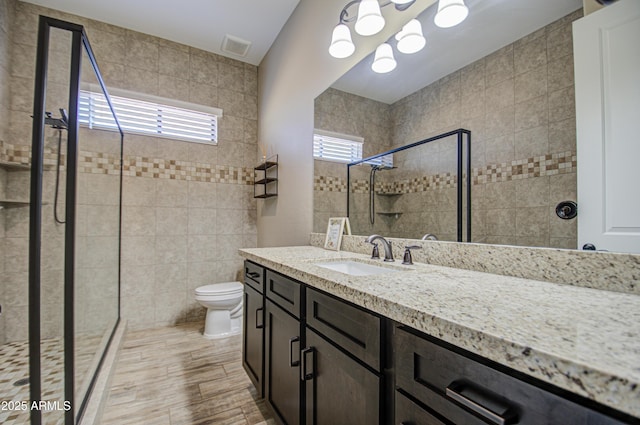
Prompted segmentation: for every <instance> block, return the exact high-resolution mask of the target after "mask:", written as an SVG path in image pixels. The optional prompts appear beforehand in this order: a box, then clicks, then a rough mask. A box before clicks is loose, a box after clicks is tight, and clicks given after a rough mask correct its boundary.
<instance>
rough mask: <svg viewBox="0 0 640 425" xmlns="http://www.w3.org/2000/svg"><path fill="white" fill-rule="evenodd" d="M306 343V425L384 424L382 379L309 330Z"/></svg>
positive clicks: (303, 352) (304, 355)
mask: <svg viewBox="0 0 640 425" xmlns="http://www.w3.org/2000/svg"><path fill="white" fill-rule="evenodd" d="M306 342H307V344H306V346H307V347H308V348H306V349H305V350H303V351H302V354H301V360H302V366H301V367H302V371H301V372H302V374H303V375H302V378H303V379H304V380H305V385H306V419H307V422H306V425H358V424H361V425H375V424H379V423H381V421H380V417H381V412H382V411H381V404H382V403H381V399H380V378H379V377H378V376H377V375H376V374H375V373H373V372H371V371H370V370H369V369H367V368H366V367H364V366H362V365H361V364H360V363H358V362H357V361H355V360H354V359H352V358H351V357H349V356H347V355H346V354H345V353H343V352H342V351H340V350H339V349H338V348H336V347H334V346H333V345H331V344H330V343H328V342H327V341H326V340H325V339H323V338H322V337H321V336H319V335H318V334H317V333H315V332H314V331H312V330H311V329H309V328H307V333H306Z"/></svg>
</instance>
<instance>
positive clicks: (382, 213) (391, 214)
mask: <svg viewBox="0 0 640 425" xmlns="http://www.w3.org/2000/svg"><path fill="white" fill-rule="evenodd" d="M376 214H380V215H384V216H388V217H395V218H398V217H399V216H401V215H402V212H400V211H398V212H393V211H392V212H383V211H379V212H378V211H376Z"/></svg>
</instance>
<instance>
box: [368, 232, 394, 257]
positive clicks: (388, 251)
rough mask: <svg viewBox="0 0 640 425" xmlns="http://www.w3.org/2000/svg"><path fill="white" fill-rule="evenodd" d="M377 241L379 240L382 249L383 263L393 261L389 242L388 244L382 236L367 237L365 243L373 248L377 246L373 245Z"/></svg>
mask: <svg viewBox="0 0 640 425" xmlns="http://www.w3.org/2000/svg"><path fill="white" fill-rule="evenodd" d="M378 239H379V240H380V242H382V246H383V248H384V261H389V262H390V261H394V260H393V252H392V251H391V242H389V241H388V240H386V239H385V238H383V237H382V236H380V235H371V236H369V237H368V238H367V240H366V241H365V242H367V243H370V244H372V245H374V246H375V245H377V244H376V243H374V241H375V240H378ZM376 248H377V247H376ZM374 249H375V248H374Z"/></svg>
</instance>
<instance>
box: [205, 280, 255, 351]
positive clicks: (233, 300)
mask: <svg viewBox="0 0 640 425" xmlns="http://www.w3.org/2000/svg"><path fill="white" fill-rule="evenodd" d="M242 292H243V285H242V283H240V282H225V283H214V284H212V285H205V286H201V287H199V288H197V289H196V290H195V295H196V301H198V302H199V303H200V304H202V305H203V306H204V307H206V308H207V318H206V320H205V325H204V333H203V335H204V336H205V338H210V339H214V338H225V337H228V336H231V335H237V334H239V333H240V332H241V331H242Z"/></svg>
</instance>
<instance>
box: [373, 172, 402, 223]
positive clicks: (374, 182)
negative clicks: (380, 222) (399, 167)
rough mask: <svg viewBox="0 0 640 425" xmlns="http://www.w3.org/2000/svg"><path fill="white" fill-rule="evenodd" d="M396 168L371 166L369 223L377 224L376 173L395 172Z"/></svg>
mask: <svg viewBox="0 0 640 425" xmlns="http://www.w3.org/2000/svg"><path fill="white" fill-rule="evenodd" d="M394 168H396V167H391V166H389V165H384V164H376V165H372V166H371V172H370V173H369V222H370V223H371V224H375V222H376V196H375V186H376V172H377V171H384V170H393V169H394Z"/></svg>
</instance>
